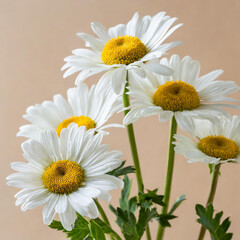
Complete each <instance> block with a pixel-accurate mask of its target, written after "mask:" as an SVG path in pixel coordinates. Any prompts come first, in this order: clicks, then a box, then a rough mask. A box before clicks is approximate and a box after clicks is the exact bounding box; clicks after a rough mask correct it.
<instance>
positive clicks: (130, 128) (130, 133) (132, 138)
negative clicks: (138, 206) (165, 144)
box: [122, 74, 151, 240]
mask: <svg viewBox="0 0 240 240" xmlns="http://www.w3.org/2000/svg"><path fill="white" fill-rule="evenodd" d="M127 87H128V74H127V79H126V85H125V88H124V92H123V95H122V100H123V106H124V108H127V107H129V106H130V100H129V95H128V94H127V93H128V89H127ZM129 111H130V110H129V109H128V110H124V115H125V116H126V115H127V113H128V112H129ZM127 132H128V139H129V144H130V148H131V152H132V158H133V163H134V167H135V169H136V178H137V185H138V191H139V192H143V190H144V189H143V179H142V173H141V168H140V163H139V157H138V151H137V145H136V140H135V135H134V129H133V124H129V125H127ZM146 236H147V239H148V240H151V234H150V229H149V226H147V227H146Z"/></svg>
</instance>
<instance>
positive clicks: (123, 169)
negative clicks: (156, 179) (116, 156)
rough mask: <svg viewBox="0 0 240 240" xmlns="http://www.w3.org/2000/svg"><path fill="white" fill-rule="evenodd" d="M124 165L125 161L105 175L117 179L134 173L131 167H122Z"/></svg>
mask: <svg viewBox="0 0 240 240" xmlns="http://www.w3.org/2000/svg"><path fill="white" fill-rule="evenodd" d="M125 163H126V160H125V161H123V162H122V164H121V165H120V166H119V167H118V168H116V169H114V170H112V171H111V172H108V173H107V174H109V175H113V176H115V177H119V176H123V175H127V174H129V173H134V172H135V170H136V169H135V168H134V167H133V166H127V167H123V166H124V165H125Z"/></svg>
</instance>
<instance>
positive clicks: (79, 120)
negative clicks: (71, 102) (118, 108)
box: [56, 116, 96, 136]
mask: <svg viewBox="0 0 240 240" xmlns="http://www.w3.org/2000/svg"><path fill="white" fill-rule="evenodd" d="M70 123H76V124H77V125H78V126H79V127H81V126H85V127H86V129H87V130H89V129H90V128H95V127H96V123H95V122H94V121H93V120H92V119H91V118H90V117H86V116H79V117H74V116H73V117H71V118H67V119H65V120H63V122H61V123H60V124H59V125H58V127H57V129H56V132H57V134H58V136H60V133H61V131H62V129H63V128H67V127H68V125H69V124H70Z"/></svg>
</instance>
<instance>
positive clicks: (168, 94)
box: [153, 81, 200, 112]
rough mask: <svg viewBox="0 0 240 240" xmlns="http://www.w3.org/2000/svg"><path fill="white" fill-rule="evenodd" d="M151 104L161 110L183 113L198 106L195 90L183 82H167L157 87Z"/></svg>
mask: <svg viewBox="0 0 240 240" xmlns="http://www.w3.org/2000/svg"><path fill="white" fill-rule="evenodd" d="M153 103H154V104H155V105H156V106H159V107H161V108H162V109H163V110H169V111H173V112H176V111H184V110H193V109H196V108H198V107H199V106H200V99H199V96H198V92H197V91H196V89H195V88H194V87H193V86H192V85H190V84H188V83H185V82H183V81H169V82H166V83H165V84H163V85H161V86H159V87H158V89H157V90H156V92H155V93H154V95H153Z"/></svg>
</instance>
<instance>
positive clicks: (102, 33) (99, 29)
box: [91, 22, 110, 42]
mask: <svg viewBox="0 0 240 240" xmlns="http://www.w3.org/2000/svg"><path fill="white" fill-rule="evenodd" d="M91 27H92V30H93V31H94V32H95V33H96V35H97V36H98V37H99V38H100V39H102V40H103V41H104V42H107V41H108V40H109V39H110V36H109V35H108V31H107V29H106V27H104V26H103V25H102V24H101V23H99V22H93V23H91Z"/></svg>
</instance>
